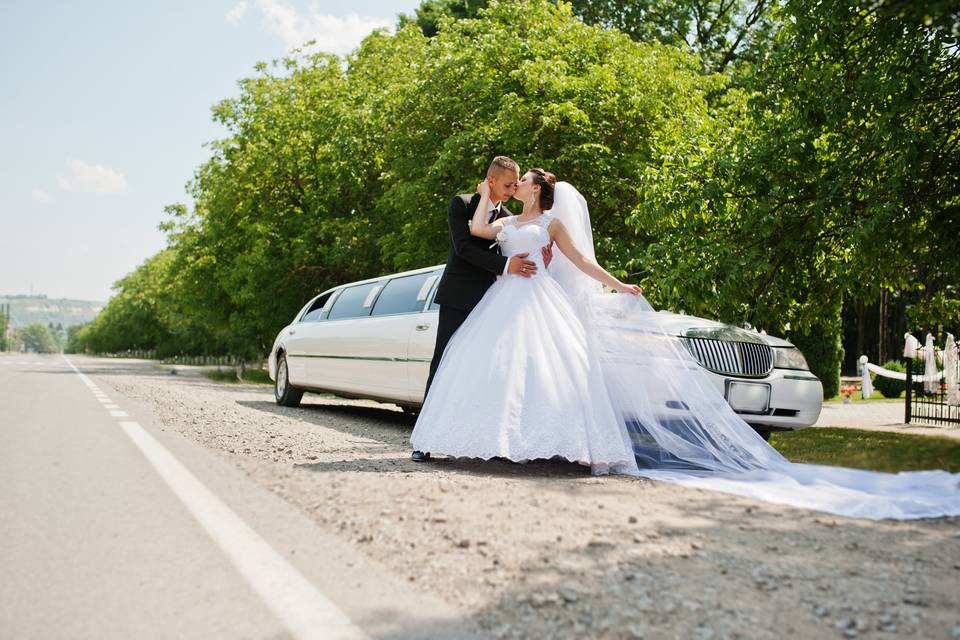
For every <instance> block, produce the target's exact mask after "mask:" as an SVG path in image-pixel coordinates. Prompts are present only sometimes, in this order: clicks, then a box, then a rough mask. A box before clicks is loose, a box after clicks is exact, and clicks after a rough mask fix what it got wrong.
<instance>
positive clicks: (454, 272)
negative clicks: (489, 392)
mask: <svg viewBox="0 0 960 640" xmlns="http://www.w3.org/2000/svg"><path fill="white" fill-rule="evenodd" d="M486 180H487V183H488V184H489V185H490V210H489V211H488V212H487V220H488V221H490V222H492V221H494V220H499V219H500V218H504V217H506V216H508V215H510V212H509V211H507V209H506V207H504V206H503V204H504V203H505V202H506V201H507V200H509V199H510V198H511V197H512V196H513V194H514V193H515V192H516V190H517V185H518V184H519V183H520V167H518V166H517V163H516V162H514V161H513V160H511V159H510V158H508V157H507V156H497V157H496V158H494V159H493V162H491V163H490V167H489V168H488V169H487V177H486ZM479 204H480V194H479V193H475V194H473V196H471V195H470V194H467V193H464V194H462V195H459V196H454V198H453V200H451V201H450V207H449V209H447V229H448V230H449V232H450V253H449V256H448V257H447V266H446V268H445V269H444V270H443V277H442V278H441V279H440V284H439V285H437V295H436V297H435V298H434V300H435V301H436V302H437V304H439V305H440V318H439V321H438V324H437V344H436V346H435V347H434V350H433V360H431V362H430V376H429V377H428V378H427V388H426V390H425V391H424V393H423V399H424V401H426V399H427V394H428V393H429V392H430V384H431V383H432V382H433V376H434V374H436V372H437V367H438V366H439V365H440V358H441V356H443V351H444V349H446V348H447V343H448V342H449V341H450V337H451V336H453V334H454V332H455V331H456V330H457V329H459V328H460V325H461V324H463V321H464V320H466V319H467V316H468V315H470V312H471V311H472V310H473V308H474V307H475V306H477V303H478V302H480V298H482V297H483V294H484V293H486V291H487V289H489V288H490V285H492V284H493V283H494V281H496V279H497V276H499V275H503V274H507V273H512V274H515V275H519V276H523V277H525V278H529V277H531V276H533V275H534V274H536V272H537V265H536V263H534V262H533V261H531V260H527V257H528V254H526V253H520V254H517V255H515V256H513V257H511V258H509V259H507V258H506V257H505V256H502V255H500V247H499V245H497V244H496V243H494V244H493V245H492V246H491V244H490V241H489V240H485V239H483V238H478V237H475V236H472V235H470V220H471V219H472V218H473V214H474V213H475V212H476V210H477V205H479ZM551 257H552V252H551V247H550V246H549V245H548V246H547V247H545V248H544V249H543V262H544V265H548V264H550V259H551ZM410 459H411V460H414V461H415V462H425V461H427V460H429V459H430V452H429V451H414V452H413V453H412V454H411V455H410Z"/></svg>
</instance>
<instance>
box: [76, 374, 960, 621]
mask: <svg viewBox="0 0 960 640" xmlns="http://www.w3.org/2000/svg"><path fill="white" fill-rule="evenodd" d="M91 362H92V361H91ZM131 366H132V365H131ZM143 367H146V368H145V369H142V370H140V371H139V373H138V375H125V374H123V373H121V372H118V371H117V370H116V369H114V368H108V367H104V368H103V369H102V370H101V371H100V372H98V371H97V370H96V368H95V367H94V368H93V369H90V368H87V370H88V371H91V372H92V373H94V375H95V376H96V377H97V379H98V380H102V381H104V382H106V383H108V384H109V385H111V386H113V387H114V388H115V389H117V390H118V391H120V392H121V393H123V394H126V395H128V396H130V397H132V398H135V399H138V400H140V401H143V402H145V403H146V404H148V406H152V407H153V409H154V411H155V413H156V415H157V416H158V418H159V419H160V420H161V421H162V423H163V424H164V425H166V426H168V427H170V428H172V429H175V430H176V431H178V432H180V433H181V434H183V435H185V436H187V437H190V438H192V439H194V440H196V441H199V442H201V443H203V444H204V445H206V446H207V447H209V448H211V449H213V450H215V451H216V452H218V453H219V454H220V455H222V456H224V457H226V458H228V459H229V460H231V461H232V462H233V463H234V464H236V465H237V466H239V467H240V468H242V469H243V470H244V471H245V472H246V473H247V474H248V475H249V476H250V477H251V478H253V479H255V480H256V481H257V482H259V483H260V484H261V485H262V486H264V487H267V488H268V489H270V490H271V491H273V492H275V493H277V494H279V495H281V496H283V497H284V498H285V499H286V500H288V501H289V502H291V503H293V504H295V505H297V506H298V507H299V508H300V509H302V510H303V511H304V512H305V513H307V514H309V516H310V517H311V518H313V520H315V521H316V523H317V524H318V525H319V526H320V527H322V528H323V529H325V530H329V531H330V532H333V533H334V534H335V535H337V536H338V537H340V538H341V539H343V540H344V541H347V542H349V543H350V544H352V545H354V546H355V547H357V548H358V549H360V550H361V551H362V552H363V553H364V554H365V555H366V556H368V557H369V558H371V559H373V560H375V561H377V562H378V563H380V564H381V565H383V566H384V567H386V568H387V569H388V570H389V571H390V572H392V573H394V574H395V575H398V576H400V577H402V578H404V579H406V580H408V581H409V582H410V584H411V585H412V587H413V588H415V589H418V590H422V591H424V592H428V593H431V594H434V595H437V596H439V597H441V598H443V599H444V600H446V601H447V602H449V603H451V604H452V605H453V606H455V607H456V608H458V609H459V610H460V611H461V612H462V615H463V616H464V617H465V618H469V619H472V620H473V621H474V622H475V623H476V624H477V625H478V626H479V627H480V628H481V629H482V630H484V632H486V633H487V634H488V635H489V636H490V637H493V638H610V639H613V638H617V639H620V638H627V639H629V638H665V639H666V638H694V639H704V640H705V639H709V638H751V639H752V638H758V639H762V638H771V639H778V640H779V639H781V638H785V637H796V638H854V637H877V638H888V637H906V638H960V519H956V518H954V519H939V520H927V521H912V522H905V523H904V522H873V521H866V520H854V519H844V518H838V517H835V516H830V515H824V514H820V513H815V512H810V511H805V510H800V509H793V508H790V507H784V506H780V505H774V504H768V503H759V502H754V501H751V500H748V499H744V498H738V497H734V496H730V495H726V494H721V493H713V492H708V491H702V490H696V489H686V488H681V487H677V486H673V485H669V484H665V483H659V482H654V481H650V480H645V479H637V478H625V477H610V476H608V477H592V476H590V475H589V472H588V471H587V470H586V469H584V468H582V467H579V466H577V465H572V464H566V463H557V462H533V463H529V464H525V465H519V464H511V463H505V462H485V463H481V462H471V461H453V460H446V459H438V460H435V461H434V462H431V463H428V464H418V463H413V462H411V461H410V460H409V444H408V439H409V436H410V431H411V429H412V420H411V419H410V418H408V417H406V416H404V415H403V414H402V413H401V412H400V411H399V410H397V409H396V407H393V406H391V405H380V404H376V403H372V402H365V401H346V400H340V399H336V398H333V397H326V396H312V395H307V396H305V397H304V404H303V406H302V407H301V408H297V409H288V408H283V407H279V406H277V405H276V404H275V403H274V402H273V396H272V390H271V389H270V388H268V387H264V386H253V385H228V384H217V383H212V382H210V381H208V380H206V379H205V378H202V377H200V376H198V375H195V374H194V375H190V374H188V373H186V372H183V373H181V375H176V376H173V375H169V374H168V372H167V371H165V370H160V369H157V368H152V369H150V368H149V365H143Z"/></svg>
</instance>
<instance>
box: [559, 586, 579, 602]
mask: <svg viewBox="0 0 960 640" xmlns="http://www.w3.org/2000/svg"><path fill="white" fill-rule="evenodd" d="M558 593H559V594H560V597H561V598H563V601H564V602H566V603H567V604H573V603H575V602H577V601H578V600H580V595H579V594H578V593H577V591H576V590H575V589H573V588H572V587H562V588H560V590H559V591H558Z"/></svg>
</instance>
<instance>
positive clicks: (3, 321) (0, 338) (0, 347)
mask: <svg viewBox="0 0 960 640" xmlns="http://www.w3.org/2000/svg"><path fill="white" fill-rule="evenodd" d="M9 327H10V319H9V318H7V315H6V314H5V313H3V312H2V311H0V351H6V350H7V348H8V345H7V329H9Z"/></svg>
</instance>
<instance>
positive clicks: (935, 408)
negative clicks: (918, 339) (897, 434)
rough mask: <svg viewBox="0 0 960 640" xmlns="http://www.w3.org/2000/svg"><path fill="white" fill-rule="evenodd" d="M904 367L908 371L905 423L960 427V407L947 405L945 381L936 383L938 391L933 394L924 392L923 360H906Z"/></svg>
mask: <svg viewBox="0 0 960 640" xmlns="http://www.w3.org/2000/svg"><path fill="white" fill-rule="evenodd" d="M903 366H904V368H905V369H906V370H907V401H906V403H905V406H904V412H905V416H904V419H903V421H904V422H906V423H907V424H910V423H911V422H922V423H924V424H933V425H938V426H952V425H960V407H951V406H950V405H948V404H947V387H946V385H945V384H944V383H943V380H940V381H938V382H937V383H936V390H935V391H933V392H932V393H930V392H927V391H925V390H924V388H923V387H924V385H923V382H922V380H923V375H924V368H925V365H924V361H923V358H905V359H904V360H903Z"/></svg>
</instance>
